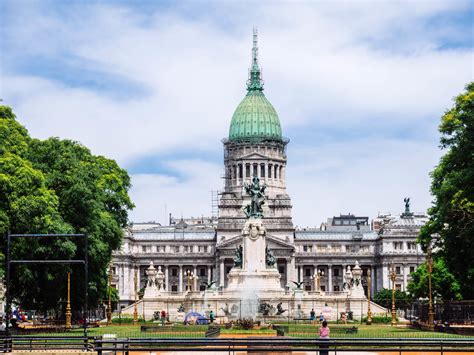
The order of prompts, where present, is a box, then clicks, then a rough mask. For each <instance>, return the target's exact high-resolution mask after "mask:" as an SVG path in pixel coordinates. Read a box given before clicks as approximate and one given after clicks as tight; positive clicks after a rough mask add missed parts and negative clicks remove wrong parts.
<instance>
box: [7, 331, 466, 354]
mask: <svg viewBox="0 0 474 355" xmlns="http://www.w3.org/2000/svg"><path fill="white" fill-rule="evenodd" d="M59 349H68V350H69V349H81V350H89V351H96V352H97V353H98V354H99V355H101V354H103V353H104V352H114V353H122V354H128V353H133V352H152V351H160V352H171V351H173V352H179V351H188V352H189V351H192V352H203V351H206V350H208V351H212V352H230V351H232V352H235V351H244V352H249V351H255V352H290V351H301V352H304V351H318V350H320V349H324V350H327V351H334V352H336V353H337V352H354V351H357V352H360V351H365V352H398V353H399V354H401V353H404V352H411V353H413V352H423V353H430V352H436V353H438V354H443V353H444V352H450V353H452V352H465V353H474V338H462V339H421V338H420V339H407V338H399V339H389V338H384V339H368V338H350V339H349V338H347V339H329V340H319V339H289V338H263V337H262V338H217V339H216V338H207V339H206V338H202V339H182V338H167V339H136V338H127V339H104V338H101V337H95V338H94V337H88V338H86V337H14V336H13V337H8V338H6V337H4V338H0V350H1V351H3V352H11V351H17V350H22V351H33V350H43V351H48V350H49V351H51V350H59Z"/></svg>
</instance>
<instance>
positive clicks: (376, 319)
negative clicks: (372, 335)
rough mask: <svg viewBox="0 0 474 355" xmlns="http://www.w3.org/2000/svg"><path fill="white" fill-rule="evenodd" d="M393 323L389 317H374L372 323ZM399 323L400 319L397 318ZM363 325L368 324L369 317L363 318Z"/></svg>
mask: <svg viewBox="0 0 474 355" xmlns="http://www.w3.org/2000/svg"><path fill="white" fill-rule="evenodd" d="M391 321H392V317H391V316H390V317H388V316H372V323H390V322H391ZM397 322H398V318H397ZM362 323H367V317H364V318H362Z"/></svg>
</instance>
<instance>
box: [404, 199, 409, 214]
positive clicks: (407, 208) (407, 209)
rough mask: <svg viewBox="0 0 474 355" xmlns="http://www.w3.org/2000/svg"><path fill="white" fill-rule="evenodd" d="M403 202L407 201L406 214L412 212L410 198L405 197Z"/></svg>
mask: <svg viewBox="0 0 474 355" xmlns="http://www.w3.org/2000/svg"><path fill="white" fill-rule="evenodd" d="M403 202H405V214H410V198H409V197H405V198H404V199H403Z"/></svg>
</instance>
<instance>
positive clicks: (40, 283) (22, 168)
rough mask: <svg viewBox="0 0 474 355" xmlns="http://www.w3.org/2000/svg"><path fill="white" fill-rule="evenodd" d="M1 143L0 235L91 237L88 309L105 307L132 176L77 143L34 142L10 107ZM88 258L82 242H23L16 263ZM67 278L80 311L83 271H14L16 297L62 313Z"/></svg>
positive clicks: (0, 117)
mask: <svg viewBox="0 0 474 355" xmlns="http://www.w3.org/2000/svg"><path fill="white" fill-rule="evenodd" d="M0 137H1V141H0V196H2V198H1V199H0V233H2V234H5V233H7V231H11V232H12V233H86V234H87V235H88V240H89V248H88V257H89V288H88V289H89V297H90V298H89V301H90V302H92V303H93V304H94V303H97V302H99V301H101V300H103V299H105V298H106V288H107V275H106V268H107V265H108V263H109V262H110V259H111V254H112V251H113V250H114V249H117V248H118V247H119V246H120V243H121V238H122V233H123V227H124V226H125V225H126V223H127V212H128V210H129V209H131V208H133V204H132V202H131V200H130V198H129V196H128V190H129V188H130V186H131V185H130V178H129V176H128V174H127V172H126V171H125V170H123V169H121V168H120V167H119V166H118V165H117V164H116V163H115V161H113V160H110V159H107V158H104V157H101V156H94V155H92V154H91V152H90V151H89V150H88V149H87V148H85V147H84V146H82V145H80V144H79V143H77V142H73V141H69V140H60V139H58V138H50V139H47V140H44V141H41V140H38V139H32V138H30V137H29V136H28V133H27V131H26V130H25V129H24V128H23V127H22V126H21V125H20V124H19V123H18V122H17V121H16V119H15V116H14V114H13V112H12V110H11V109H10V108H9V107H5V106H0ZM2 243H3V244H4V243H5V241H4V240H2ZM83 253H84V245H83V244H81V242H80V241H79V240H78V239H77V238H76V239H74V238H67V239H57V238H48V239H43V240H38V239H31V238H29V239H18V240H16V241H15V243H14V247H13V250H12V254H13V255H14V256H15V257H22V258H30V259H69V258H82V257H83V256H84V254H83ZM68 270H70V271H72V276H71V279H72V281H71V283H72V285H71V286H72V287H73V290H74V292H72V302H73V304H74V303H76V304H82V302H83V299H82V295H83V292H82V291H81V290H82V289H83V287H84V284H83V280H84V275H83V270H81V268H80V267H78V266H74V267H71V268H69V267H64V266H30V265H18V266H15V267H14V268H13V269H12V272H13V275H12V276H13V277H12V280H14V282H13V285H12V295H13V297H14V298H15V299H16V300H17V302H20V304H21V305H22V306H24V307H25V308H36V309H42V310H46V309H51V308H57V307H58V303H61V300H63V299H64V295H65V285H66V273H67V271H68Z"/></svg>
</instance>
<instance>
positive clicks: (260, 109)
mask: <svg viewBox="0 0 474 355" xmlns="http://www.w3.org/2000/svg"><path fill="white" fill-rule="evenodd" d="M229 139H230V140H247V139H250V140H253V139H276V140H281V127H280V120H279V118H278V115H277V113H276V111H275V109H274V108H273V106H272V104H271V103H270V102H269V101H268V100H267V98H266V97H265V95H263V93H262V92H261V91H249V93H248V94H247V96H245V98H244V99H243V100H242V101H241V102H240V104H239V106H237V109H236V110H235V112H234V115H233V116H232V121H231V123H230V130H229Z"/></svg>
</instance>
